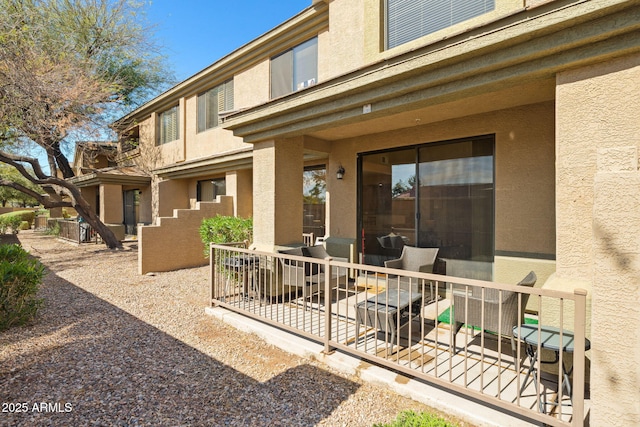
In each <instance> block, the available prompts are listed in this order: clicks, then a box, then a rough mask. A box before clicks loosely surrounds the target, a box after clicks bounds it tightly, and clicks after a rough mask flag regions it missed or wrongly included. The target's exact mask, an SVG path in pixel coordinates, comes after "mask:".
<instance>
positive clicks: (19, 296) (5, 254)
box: [0, 244, 44, 331]
mask: <svg viewBox="0 0 640 427" xmlns="http://www.w3.org/2000/svg"><path fill="white" fill-rule="evenodd" d="M43 275H44V267H43V266H42V264H40V262H38V260H36V259H34V258H31V257H29V254H28V253H27V252H26V251H25V250H24V249H22V248H21V247H20V245H16V244H13V245H0V331H3V330H5V329H8V328H10V327H11V326H17V325H24V324H25V323H27V322H29V321H30V320H31V319H33V318H34V317H35V315H36V312H37V311H38V309H39V308H40V306H41V305H42V302H43V300H42V299H41V298H36V294H37V292H38V287H39V285H40V283H41V282H42V276H43Z"/></svg>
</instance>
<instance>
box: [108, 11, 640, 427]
mask: <svg viewBox="0 0 640 427" xmlns="http://www.w3.org/2000/svg"><path fill="white" fill-rule="evenodd" d="M639 29H640V2H637V1H629V0H625V1H623V0H597V1H596V0H592V1H589V0H586V1H585V0H580V1H576V0H571V1H569V0H555V1H534V0H492V1H465V2H455V1H443V2H430V1H427V0H424V1H412V2H407V1H401V0H386V1H379V0H332V1H320V0H314V1H313V2H312V4H311V5H310V7H309V8H307V9H305V10H303V11H302V12H300V13H299V14H298V15H296V16H294V17H292V18H291V19H290V20H288V21H286V22H284V23H282V24H281V25H279V26H278V27H276V28H274V29H273V30H271V31H269V32H268V33H266V34H264V35H263V36H261V37H259V38H258V39H256V40H254V41H252V42H250V43H248V44H247V45H245V46H242V47H240V48H238V49H236V50H233V51H232V52H231V53H229V54H228V55H227V56H225V57H223V58H221V59H219V60H218V61H216V62H215V63H214V64H212V65H211V66H210V67H208V68H206V69H204V70H202V71H201V72H199V73H197V74H196V75H194V76H192V77H190V78H189V79H187V80H185V81H184V82H182V83H180V84H178V85H176V86H175V87H173V88H171V89H170V90H168V91H167V92H165V93H163V94H162V95H160V96H158V97H157V98H155V99H154V100H152V101H150V102H148V103H147V104H145V105H143V106H142V107H140V108H138V109H137V110H135V111H133V112H131V113H130V114H128V115H127V116H125V117H123V118H122V119H120V120H119V121H118V122H116V123H115V124H114V126H115V127H116V129H118V130H119V132H120V134H121V135H122V137H121V143H122V147H121V154H120V164H123V165H124V164H128V165H135V166H136V167H137V168H140V169H141V170H144V171H147V172H148V174H149V176H150V182H149V184H148V186H145V185H144V183H142V182H141V183H140V185H139V188H135V189H137V190H139V191H140V192H141V196H140V197H139V200H140V203H141V204H142V205H144V207H143V208H141V211H144V212H148V213H147V214H145V215H147V217H145V218H144V220H142V221H140V222H148V223H152V224H154V225H153V226H149V227H142V228H141V229H140V230H141V236H140V239H141V245H140V248H141V249H140V251H141V255H140V257H141V259H142V257H144V256H145V255H144V254H143V252H144V251H145V250H146V251H148V252H147V253H148V254H151V255H150V256H151V257H152V258H154V259H155V260H156V261H158V263H156V264H154V265H153V267H150V266H147V264H145V263H144V262H143V261H141V264H140V266H141V273H144V272H145V271H149V270H148V268H151V269H155V268H157V267H156V266H157V265H159V264H163V265H166V266H170V265H171V263H170V262H166V260H163V257H164V258H173V259H174V260H175V259H176V258H177V257H176V256H175V254H176V252H183V250H182V249H181V248H177V247H176V246H175V245H179V243H176V240H174V239H171V238H170V239H167V238H166V235H165V237H164V238H158V239H157V240H153V239H154V238H152V237H151V235H152V234H153V235H158V236H160V234H159V233H160V231H159V230H161V229H162V227H165V229H169V228H171V227H173V225H170V224H173V223H175V222H176V221H178V220H179V217H180V215H182V218H183V221H190V220H191V221H193V224H197V222H198V221H199V220H200V219H201V218H202V217H203V216H206V215H210V214H211V213H212V212H214V213H215V212H221V213H227V214H234V215H240V216H253V217H254V227H255V229H254V232H255V239H254V245H255V247H257V248H259V249H263V250H273V249H274V248H276V247H278V246H286V245H290V244H296V243H300V242H301V241H302V233H303V231H304V226H305V219H304V214H303V212H304V211H305V206H304V203H305V201H304V199H303V193H304V192H305V190H306V184H305V182H304V172H305V170H307V171H310V170H323V171H326V181H325V182H324V183H323V186H326V188H325V190H326V191H325V192H324V194H323V197H322V200H323V202H324V203H325V214H326V217H325V218H324V224H322V227H323V228H322V229H323V230H324V234H326V235H328V236H333V237H340V238H347V239H352V240H353V242H354V243H355V245H356V250H357V257H358V260H359V261H360V262H366V263H372V264H380V263H381V261H383V260H384V259H386V258H388V257H390V256H392V255H393V253H394V249H395V248H394V247H393V245H390V246H389V245H386V244H385V237H386V238H391V237H394V236H401V237H402V241H403V244H409V245H415V246H428V247H432V246H435V247H439V248H440V250H441V253H442V254H443V256H444V257H446V258H449V259H454V260H459V261H460V262H459V263H458V264H457V265H458V267H457V268H458V270H457V271H454V272H451V271H448V272H447V273H448V274H450V273H452V274H459V275H463V276H466V277H476V278H480V279H485V280H493V281H499V282H504V283H515V282H516V281H517V279H518V278H520V277H522V275H523V274H524V273H526V272H527V271H529V270H535V271H536V273H537V274H538V277H539V281H538V285H539V286H545V287H550V288H557V289H564V290H570V289H573V288H578V287H579V288H584V289H587V290H588V293H589V299H588V301H589V307H588V310H589V311H590V313H591V314H590V315H589V318H588V325H587V326H588V330H587V334H588V336H589V337H590V339H591V341H592V344H593V345H592V350H591V354H590V358H591V384H590V389H591V400H592V402H593V406H592V408H591V413H590V420H591V423H592V425H635V424H638V423H640V404H639V403H638V402H640V391H639V389H638V383H639V382H640V371H639V368H638V366H640V354H639V353H638V352H637V349H638V347H640V333H639V332H638V330H637V328H634V327H633V326H632V325H634V324H635V323H637V322H638V321H639V320H640V310H639V309H638V308H637V307H638V301H640V287H639V285H638V283H639V279H638V277H640V239H639V238H638V236H639V231H640V214H639V212H640V210H639V209H638V207H639V203H640V202H639V200H640V185H639V184H640V172H639V171H638V147H639V146H640V142H639V141H638V135H640V119H639V117H638V110H637V109H636V104H638V102H639V101H638V100H637V98H638V97H637V96H636V93H637V92H638V89H639V88H640V37H638V30H639ZM230 48H233V47H230ZM132 141H134V142H135V144H130V143H131V142H132ZM127 147H128V148H127ZM339 169H341V170H342V171H343V172H344V174H343V176H342V177H341V178H340V179H339V178H338V176H337V171H338V170H339ZM96 179H97V178H96ZM106 189H107V187H105V191H106ZM125 189H128V190H131V189H133V187H131V186H128V187H122V190H125ZM101 191H102V190H101ZM101 196H102V197H103V198H102V199H101V200H103V201H104V200H106V199H107V198H108V197H109V196H108V195H107V194H106V193H105V194H104V195H103V194H102V193H101ZM217 196H230V197H222V198H220V199H219V200H220V203H215V202H212V201H213V200H215V199H216V197H217ZM113 197H114V200H121V199H122V197H123V196H122V195H116V194H115V193H114V195H113ZM205 206H206V207H205ZM178 209H181V210H184V211H185V212H183V213H182V214H180V212H175V210H178ZM205 210H206V212H205ZM187 211H190V212H192V213H186V212H187ZM193 212H202V214H197V213H193ZM165 218H166V219H165ZM186 218H190V219H189V220H188V219H186ZM176 227H177V226H176ZM189 227H191V228H189ZM189 227H187V228H184V227H183V228H182V229H181V232H184V231H185V230H192V229H193V227H194V226H193V225H191V226H189ZM193 232H195V231H193ZM145 233H148V235H149V236H150V237H149V240H146V241H145ZM169 235H171V234H169ZM167 241H171V242H172V245H174V246H173V249H174V250H173V251H164V250H163V249H162V246H158V245H161V244H162V243H161V242H164V244H166V242H167ZM195 241H196V242H197V236H196V239H195ZM388 241H390V240H388ZM185 242H186V243H185V245H193V241H189V242H187V241H186V240H185ZM188 250H189V249H187V248H184V252H187V251H188ZM197 252H198V253H200V252H201V247H198V248H197ZM163 254H165V255H163ZM194 254H195V252H194ZM193 257H195V258H196V260H195V261H194V260H192V259H190V258H189V259H187V258H184V259H181V260H179V262H181V263H182V264H181V265H180V266H187V265H196V264H197V263H198V262H200V263H201V262H202V261H203V260H202V258H198V255H197V254H196V255H193ZM624 325H631V327H630V328H628V330H627V329H624V328H623V326H624Z"/></svg>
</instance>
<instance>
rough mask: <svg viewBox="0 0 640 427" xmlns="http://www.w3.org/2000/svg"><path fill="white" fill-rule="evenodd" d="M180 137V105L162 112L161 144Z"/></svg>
mask: <svg viewBox="0 0 640 427" xmlns="http://www.w3.org/2000/svg"><path fill="white" fill-rule="evenodd" d="M178 138H180V133H179V124H178V106H177V105H176V106H175V107H172V108H170V109H168V110H166V111H164V112H162V113H160V140H159V143H160V144H166V143H167V142H171V141H175V140H176V139H178Z"/></svg>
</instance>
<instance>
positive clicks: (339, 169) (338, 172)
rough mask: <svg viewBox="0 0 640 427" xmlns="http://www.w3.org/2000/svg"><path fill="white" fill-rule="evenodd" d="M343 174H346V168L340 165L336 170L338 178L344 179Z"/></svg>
mask: <svg viewBox="0 0 640 427" xmlns="http://www.w3.org/2000/svg"><path fill="white" fill-rule="evenodd" d="M343 176H344V168H343V167H342V165H340V167H339V168H338V170H337V171H336V178H338V179H342V177H343Z"/></svg>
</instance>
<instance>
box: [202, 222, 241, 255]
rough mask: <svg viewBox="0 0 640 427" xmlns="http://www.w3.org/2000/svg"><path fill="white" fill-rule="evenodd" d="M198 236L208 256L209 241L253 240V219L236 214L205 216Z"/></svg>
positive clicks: (232, 241)
mask: <svg viewBox="0 0 640 427" xmlns="http://www.w3.org/2000/svg"><path fill="white" fill-rule="evenodd" d="M200 238H201V239H202V243H204V254H205V256H206V257H209V244H210V243H236V242H244V241H245V240H247V241H249V242H251V241H252V240H253V219H252V218H239V217H236V216H221V215H218V216H216V217H213V218H206V219H204V220H202V224H201V225H200Z"/></svg>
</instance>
